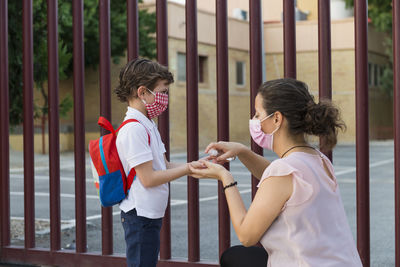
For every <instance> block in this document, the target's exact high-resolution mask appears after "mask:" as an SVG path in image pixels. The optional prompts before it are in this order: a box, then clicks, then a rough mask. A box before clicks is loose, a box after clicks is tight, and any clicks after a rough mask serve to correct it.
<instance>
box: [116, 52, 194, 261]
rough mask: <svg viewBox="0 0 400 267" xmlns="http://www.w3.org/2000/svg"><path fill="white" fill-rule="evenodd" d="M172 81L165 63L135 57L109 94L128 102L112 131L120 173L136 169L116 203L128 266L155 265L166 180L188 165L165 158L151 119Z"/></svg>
mask: <svg viewBox="0 0 400 267" xmlns="http://www.w3.org/2000/svg"><path fill="white" fill-rule="evenodd" d="M173 82H174V79H173V76H172V74H171V73H170V72H169V71H168V69H167V68H166V67H165V66H162V65H160V64H158V63H156V62H153V61H150V60H147V59H142V58H138V59H135V60H133V61H130V62H129V63H128V64H127V65H126V66H125V67H124V68H123V69H122V70H121V73H120V76H119V85H118V87H117V88H116V89H115V93H116V95H117V97H118V99H119V100H120V101H121V102H126V103H127V104H128V111H127V112H126V116H125V119H124V120H127V119H136V120H138V121H139V123H137V122H131V123H128V124H126V125H125V126H124V127H122V128H121V130H120V131H119V133H118V136H117V141H116V144H117V150H118V154H119V157H120V159H121V162H122V165H123V167H124V170H125V172H126V174H127V175H128V173H129V171H130V170H131V169H132V168H135V170H136V178H135V179H134V181H133V183H132V186H131V188H130V191H129V193H128V196H127V197H126V198H125V199H124V200H123V201H122V202H121V203H120V205H119V207H120V209H121V221H122V226H123V228H124V232H125V241H126V258H127V264H128V266H136V267H138V266H143V267H151V266H156V265H157V261H158V253H159V249H160V229H161V224H162V217H163V216H164V212H165V209H166V207H167V202H168V194H169V188H168V182H170V181H172V180H175V179H177V178H179V177H181V176H184V175H188V174H189V173H190V170H189V167H188V164H187V163H186V164H174V163H170V162H168V161H167V160H166V157H165V155H164V153H165V152H166V151H165V147H164V144H163V142H162V141H161V137H160V133H159V132H158V129H157V125H156V124H155V123H154V122H153V120H152V119H153V118H155V117H158V116H159V115H160V114H161V113H162V112H163V111H164V110H165V109H167V107H168V90H169V89H168V87H169V85H170V84H171V83H173Z"/></svg>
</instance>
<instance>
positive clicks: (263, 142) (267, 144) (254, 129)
mask: <svg viewBox="0 0 400 267" xmlns="http://www.w3.org/2000/svg"><path fill="white" fill-rule="evenodd" d="M274 114H275V113H271V114H270V115H268V116H267V117H265V118H263V119H261V120H259V119H252V120H250V121H249V129H250V135H251V137H252V138H253V141H254V142H255V143H256V144H257V145H259V146H260V147H263V148H265V149H268V150H273V143H274V133H275V132H276V131H278V130H279V127H280V126H278V128H276V129H275V130H274V131H273V132H272V133H264V132H263V131H262V129H261V122H263V121H265V120H266V119H268V118H270V117H271V116H272V115H274Z"/></svg>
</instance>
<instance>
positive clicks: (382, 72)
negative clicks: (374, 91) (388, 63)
mask: <svg viewBox="0 0 400 267" xmlns="http://www.w3.org/2000/svg"><path fill="white" fill-rule="evenodd" d="M384 73H385V68H384V67H383V66H380V67H379V85H382V84H383V82H382V78H383V74H384Z"/></svg>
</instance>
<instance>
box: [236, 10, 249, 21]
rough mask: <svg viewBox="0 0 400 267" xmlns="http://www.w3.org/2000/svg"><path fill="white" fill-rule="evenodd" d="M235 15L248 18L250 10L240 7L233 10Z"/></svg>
mask: <svg viewBox="0 0 400 267" xmlns="http://www.w3.org/2000/svg"><path fill="white" fill-rule="evenodd" d="M232 15H233V17H234V18H236V19H240V20H247V18H248V12H247V11H246V10H243V9H240V8H235V9H234V10H233V14H232Z"/></svg>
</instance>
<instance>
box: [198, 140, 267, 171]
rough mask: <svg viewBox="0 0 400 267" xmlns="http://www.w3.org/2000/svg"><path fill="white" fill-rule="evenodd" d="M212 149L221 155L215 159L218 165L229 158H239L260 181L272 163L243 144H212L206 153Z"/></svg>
mask: <svg viewBox="0 0 400 267" xmlns="http://www.w3.org/2000/svg"><path fill="white" fill-rule="evenodd" d="M211 149H215V150H217V151H218V152H220V154H219V155H218V156H216V157H212V158H214V162H216V163H220V164H222V163H225V162H226V160H227V159H228V158H231V157H236V156H238V158H239V160H240V161H241V162H242V163H243V164H244V165H245V166H246V168H247V169H248V170H249V171H250V172H251V173H252V174H253V175H254V176H255V177H256V178H257V179H260V178H261V176H262V174H263V172H264V170H265V169H266V168H267V167H268V165H269V164H270V162H269V161H268V160H267V159H266V158H264V157H263V156H260V155H258V154H256V153H254V152H253V151H251V150H250V149H249V148H248V147H246V146H245V145H243V144H240V143H236V142H222V141H221V142H218V143H211V144H209V145H208V146H207V148H206V151H205V152H206V153H208V152H209V151H210V150H211Z"/></svg>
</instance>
